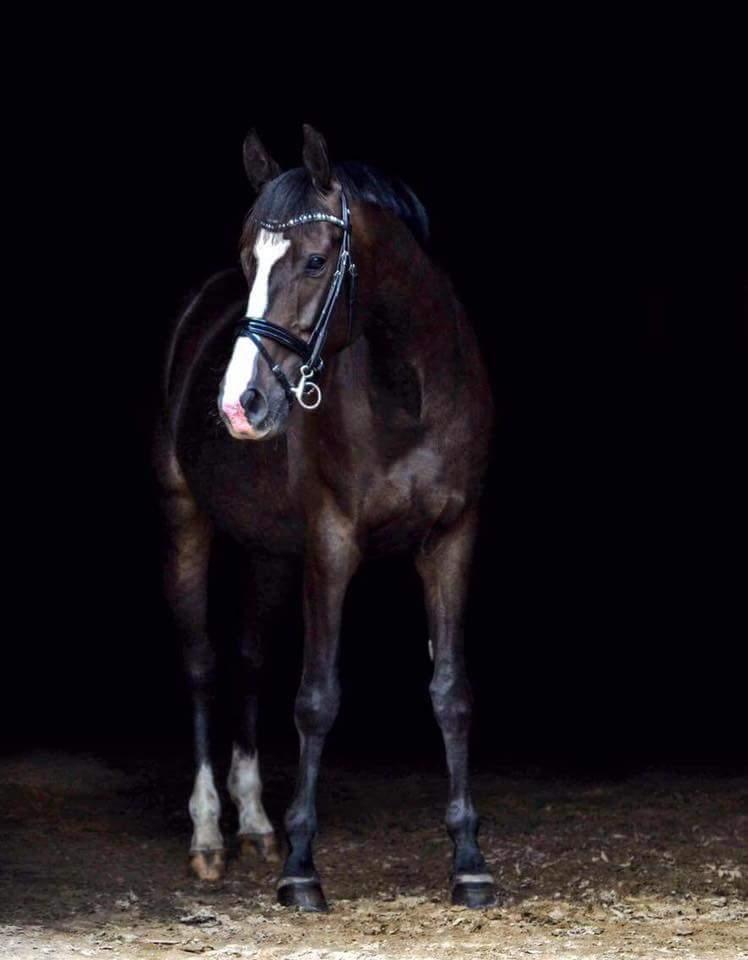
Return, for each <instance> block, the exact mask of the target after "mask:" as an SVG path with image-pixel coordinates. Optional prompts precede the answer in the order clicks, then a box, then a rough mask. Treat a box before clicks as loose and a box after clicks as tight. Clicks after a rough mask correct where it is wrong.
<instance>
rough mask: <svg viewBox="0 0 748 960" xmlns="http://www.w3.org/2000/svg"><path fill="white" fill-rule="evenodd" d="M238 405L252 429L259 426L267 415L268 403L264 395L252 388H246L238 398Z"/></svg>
mask: <svg viewBox="0 0 748 960" xmlns="http://www.w3.org/2000/svg"><path fill="white" fill-rule="evenodd" d="M239 403H240V404H241V405H242V410H244V413H245V414H246V416H247V420H248V421H249V422H250V423H251V424H252V426H253V427H256V426H259V425H260V424H261V423H262V421H263V420H264V419H265V417H266V416H267V413H268V402H267V400H266V399H265V394H264V393H263V392H262V391H261V390H256V389H255V388H254V387H247V389H246V390H245V391H244V393H243V394H242V395H241V396H240V397H239Z"/></svg>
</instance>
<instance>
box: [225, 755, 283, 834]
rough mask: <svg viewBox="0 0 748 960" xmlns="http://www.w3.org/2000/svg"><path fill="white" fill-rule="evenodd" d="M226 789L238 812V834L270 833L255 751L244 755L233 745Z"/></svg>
mask: <svg viewBox="0 0 748 960" xmlns="http://www.w3.org/2000/svg"><path fill="white" fill-rule="evenodd" d="M228 788H229V793H230V794H231V799H232V800H233V801H234V803H235V804H236V806H237V809H238V811H239V833H240V834H244V833H272V832H273V827H272V824H271V823H270V821H269V820H268V816H267V814H266V813H265V808H264V807H263V806H262V780H260V767H259V763H258V756H257V752H256V751H255V753H245V752H244V751H243V750H242V749H240V748H239V747H238V746H237V745H236V744H234V749H233V751H232V753H231V770H230V771H229V780H228Z"/></svg>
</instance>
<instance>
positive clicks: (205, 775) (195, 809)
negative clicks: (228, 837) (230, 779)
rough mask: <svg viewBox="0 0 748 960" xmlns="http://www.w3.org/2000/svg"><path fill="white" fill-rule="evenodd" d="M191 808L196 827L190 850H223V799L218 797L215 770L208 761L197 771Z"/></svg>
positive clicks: (194, 826)
mask: <svg viewBox="0 0 748 960" xmlns="http://www.w3.org/2000/svg"><path fill="white" fill-rule="evenodd" d="M189 808H190V816H191V817H192V826H193V828H194V830H193V833H192V844H191V845H190V850H191V851H195V850H222V849H223V837H222V836H221V830H220V828H219V826H218V818H219V816H220V815H221V801H220V800H219V799H218V791H217V790H216V785H215V782H214V780H213V771H212V769H211V768H210V766H209V765H208V764H207V763H204V764H203V765H202V766H201V767H200V769H199V770H198V771H197V775H196V777H195V785H194V787H193V789H192V796H191V797H190V804H189Z"/></svg>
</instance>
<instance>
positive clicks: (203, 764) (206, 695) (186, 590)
mask: <svg viewBox="0 0 748 960" xmlns="http://www.w3.org/2000/svg"><path fill="white" fill-rule="evenodd" d="M164 512H165V518H166V523H167V534H168V543H167V556H166V571H165V573H166V593H167V598H168V600H169V604H170V606H171V609H172V613H173V615H174V619H175V621H176V626H177V630H178V632H179V636H180V640H181V643H182V651H183V656H184V667H185V672H186V675H187V680H188V683H189V686H190V692H191V696H192V709H193V723H194V744H195V781H194V786H193V790H192V795H191V796H190V800H189V811H190V817H191V818H192V825H193V833H192V843H191V845H190V866H191V868H192V870H193V872H194V873H195V874H196V875H197V876H198V877H199V878H200V879H201V880H218V879H220V878H221V877H222V876H223V872H224V866H225V858H224V847H223V837H222V836H221V831H220V828H219V825H218V820H219V817H220V813H221V804H220V800H219V798H218V792H217V790H216V785H215V780H214V776H213V764H212V760H211V751H210V722H211V709H212V701H213V693H214V691H213V686H214V681H215V651H214V649H213V645H212V643H211V641H210V640H209V638H208V634H207V629H206V613H207V586H208V563H209V557H210V545H211V527H210V523H209V521H208V520H207V518H206V517H205V516H204V515H203V514H202V513H201V512H200V511H199V510H198V508H197V506H196V504H195V502H194V500H193V499H192V497H191V496H190V495H189V493H188V492H187V491H186V489H184V488H181V489H176V490H172V491H170V492H169V496H168V497H167V498H166V499H165V502H164Z"/></svg>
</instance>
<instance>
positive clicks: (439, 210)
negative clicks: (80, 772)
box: [2, 28, 748, 772]
mask: <svg viewBox="0 0 748 960" xmlns="http://www.w3.org/2000/svg"><path fill="white" fill-rule="evenodd" d="M372 30H373V28H372ZM228 33H230V31H228V30H227V31H226V32H224V33H223V34H221V33H220V32H219V35H218V38H213V37H212V36H207V35H206V36H205V37H204V38H201V39H200V40H199V41H193V42H192V43H191V44H189V45H185V44H184V43H183V41H182V38H181V37H176V36H170V35H168V34H167V33H163V34H160V35H159V36H158V37H157V38H154V37H153V36H151V35H150V34H149V33H148V32H147V31H143V32H142V33H141V32H133V34H132V36H131V35H130V33H126V34H118V35H117V42H116V43H115V42H114V38H113V37H112V36H110V35H109V34H108V33H107V36H106V41H107V42H106V43H103V42H102V43H100V44H99V45H94V46H93V47H92V48H89V49H87V51H86V58H85V60H84V61H82V62H80V63H78V62H77V60H76V57H75V56H74V55H72V54H71V56H69V57H66V58H65V61H64V64H61V65H59V66H58V65H57V64H54V65H50V64H47V65H46V66H45V70H44V71H43V72H41V73H40V74H39V76H40V77H41V80H40V81H39V82H40V85H41V90H40V92H41V96H40V97H39V99H38V101H37V104H36V106H35V109H34V110H30V111H28V112H26V113H24V116H23V120H22V133H21V135H20V136H19V140H18V141H17V144H18V151H17V153H18V156H19V159H20V161H21V163H20V166H21V167H22V168H23V180H21V181H19V182H18V186H17V192H18V195H19V197H20V199H21V206H22V211H23V215H22V218H21V225H20V227H19V230H18V232H17V234H16V236H17V241H16V246H17V248H18V249H19V250H20V252H21V261H22V268H23V269H22V270H21V274H20V275H21V277H22V285H23V290H22V293H23V303H24V305H25V308H26V309H25V311H24V317H23V318H22V319H21V321H19V327H21V328H22V329H21V333H22V334H25V338H24V339H25V343H24V346H23V348H22V349H21V348H19V350H16V351H8V354H7V358H8V359H7V363H8V367H9V368H13V369H9V375H10V374H13V375H18V377H19V380H20V384H21V385H20V386H19V388H18V392H17V393H16V394H14V402H13V406H12V407H11V408H10V409H12V410H13V411H15V415H14V416H13V417H11V418H10V419H11V420H12V424H11V428H12V429H11V430H10V431H9V434H8V437H9V439H8V442H7V446H6V449H7V450H8V451H14V452H15V458H14V460H13V462H14V463H17V464H20V470H15V471H14V476H17V477H19V478H20V482H19V487H20V492H21V493H22V494H23V495H24V496H25V497H26V498H28V499H27V500H26V501H25V502H27V503H29V504H30V506H29V508H24V510H23V512H22V515H21V512H20V511H19V514H18V515H16V512H15V509H9V515H8V518H7V520H8V526H9V528H10V527H16V526H17V524H18V522H19V521H20V535H19V536H18V538H17V541H16V544H17V545H16V546H14V547H13V551H14V552H13V558H12V559H13V568H14V571H16V572H18V573H19V574H20V577H19V578H18V586H17V587H15V586H14V587H13V589H12V590H11V593H12V594H13V596H11V597H10V598H9V599H10V601H11V604H12V605H13V610H14V618H13V620H12V625H11V623H10V622H9V624H8V629H7V643H6V662H5V668H6V669H5V670H4V672H3V697H2V707H3V712H4V714H5V717H4V718H3V731H4V734H5V738H6V743H7V744H9V745H10V746H11V747H12V748H14V749H15V748H17V747H20V746H26V745H30V744H33V745H56V746H65V747H76V748H77V747H85V748H91V749H99V750H103V751H107V750H109V751H112V750H116V749H119V748H122V749H125V750H133V751H137V750H139V749H141V746H142V748H143V749H146V748H147V747H148V745H149V744H150V745H152V744H156V745H160V746H159V749H160V747H161V746H166V747H168V748H169V749H175V750H179V751H183V752H184V754H185V756H187V755H188V754H189V749H190V748H189V715H188V711H187V702H186V698H185V696H184V691H183V688H182V681H181V674H180V667H179V658H178V652H177V650H176V647H175V641H174V637H173V635H172V633H171V631H170V627H169V622H168V617H167V615H166V611H165V609H164V607H163V604H162V601H161V596H160V560H159V553H158V513H157V509H156V503H155V499H154V488H153V485H152V478H151V474H150V468H149V460H148V452H149V442H150V429H151V422H152V417H153V414H154V409H155V384H156V378H157V375H158V369H159V363H160V357H161V349H162V345H163V338H164V333H165V330H166V329H167V328H168V326H169V324H170V323H171V322H172V320H173V318H174V317H175V315H176V314H177V313H178V311H179V310H180V309H181V307H182V306H183V305H184V303H185V302H186V300H187V299H188V297H189V295H190V293H191V292H192V291H194V290H195V289H196V288H197V287H198V286H199V285H200V284H201V283H202V282H203V281H204V279H205V278H207V277H208V276H209V275H210V274H211V273H212V272H213V271H215V270H217V269H221V268H223V267H225V266H227V265H230V264H232V263H235V262H236V259H237V238H238V234H239V228H240V224H241V221H242V219H243V216H244V214H245V213H246V210H247V208H248V207H249V205H250V203H251V201H252V196H251V193H250V190H249V187H248V184H247V183H246V181H245V177H244V172H243V168H242V163H241V144H242V140H243V137H244V135H245V133H246V132H247V130H248V129H249V128H250V127H251V126H256V127H257V128H258V130H259V132H260V134H261V136H262V137H263V139H264V141H265V143H266V144H267V145H268V146H269V147H270V148H271V150H272V151H273V153H274V154H275V156H276V157H277V159H278V160H279V161H280V162H281V164H282V165H283V166H289V165H298V164H299V163H300V148H301V123H302V122H303V121H306V122H310V123H312V124H314V125H316V126H317V127H318V128H319V129H320V130H321V131H322V132H323V133H324V134H325V136H326V137H327V138H328V143H329V147H330V153H331V157H332V158H333V160H334V159H335V158H339V159H359V160H364V161H368V162H371V163H374V164H377V165H379V166H381V167H382V168H383V169H384V170H386V171H387V172H390V173H393V174H396V175H399V176H401V177H402V178H403V179H405V180H406V181H407V182H408V183H409V184H410V185H411V186H412V187H413V188H414V189H415V191H416V192H417V193H418V195H419V196H420V197H421V199H422V200H423V202H424V204H425V205H426V208H427V210H428V211H429V213H430V216H431V219H432V228H433V236H434V250H435V253H436V255H437V256H438V258H439V259H440V260H441V262H443V263H445V264H446V265H447V266H448V267H449V269H450V272H451V273H452V275H453V277H454V280H455V283H456V286H457V289H458V291H459V294H460V296H461V298H462V299H463V301H464V302H465V303H466V305H467V307H468V309H469V312H470V315H471V317H472V318H473V320H474V322H475V324H476V326H477V328H478V331H479V335H480V339H481V342H482V345H483V349H484V352H485V356H486V361H487V363H488V365H489V368H490V372H491V376H492V381H493V384H494V387H495V393H496V400H497V404H498V409H499V413H500V418H499V428H498V431H497V436H496V445H495V457H494V463H493V468H492V473H491V476H490V479H489V483H488V486H487V490H486V501H485V515H484V517H485V518H484V523H483V529H482V536H481V542H480V545H479V550H478V556H477V562H476V568H475V578H474V588H473V592H472V596H471V603H470V610H469V634H468V636H469V640H468V651H469V664H470V672H471V676H472V679H473V684H474V691H475V696H476V727H475V760H476V764H477V765H478V766H481V767H483V768H486V769H495V770H498V769H500V768H502V767H503V766H504V765H518V764H519V765H529V766H540V767H548V768H551V769H558V770H562V771H569V770H579V769H581V770H600V769H603V770H606V771H608V772H619V771H620V772H625V771H627V770H630V769H638V768H641V767H646V766H649V765H652V764H656V765H667V766H673V765H675V766H686V765H699V766H703V765H711V766H713V767H715V768H719V769H724V768H728V769H734V768H737V767H741V766H743V765H744V764H745V761H746V756H745V750H744V744H745V673H744V668H743V665H742V662H743V649H744V646H745V642H746V637H747V636H748V630H747V627H748V615H747V614H746V603H745V573H746V570H745V566H746V565H745V559H746V533H747V532H748V526H747V524H746V510H745V494H746V488H747V487H746V482H747V481H748V470H746V462H745V441H746V430H745V422H746V421H745V412H746V404H745V384H746V373H745V365H746V353H747V348H748V336H747V333H746V284H747V282H748V276H747V274H746V250H745V244H744V239H745V204H744V199H745V198H744V192H743V178H744V160H745V157H744V155H743V153H742V150H741V144H740V140H741V127H742V126H743V124H744V120H745V117H744V112H742V111H741V110H740V108H739V105H738V104H737V103H736V99H737V98H735V92H736V90H739V89H740V71H739V70H738V69H737V66H736V60H735V57H734V56H732V55H731V54H730V52H729V51H726V53H725V55H724V56H723V57H718V58H716V59H717V60H718V61H719V62H718V66H717V68H716V69H713V68H712V66H711V65H710V66H709V67H707V66H706V65H705V63H704V62H703V58H701V57H700V55H699V50H700V48H699V47H696V48H693V47H690V48H689V49H688V50H686V51H684V54H683V56H682V58H681V59H680V60H679V62H669V61H664V60H663V59H662V57H661V56H660V54H661V51H662V47H661V46H660V47H658V45H657V43H656V42H654V43H653V47H652V49H650V50H649V51H648V52H644V53H643V52H642V51H641V50H637V51H636V54H635V55H634V53H633V52H631V51H629V52H628V53H627V54H625V55H621V56H620V57H619V58H617V59H616V60H615V62H613V63H610V62H609V54H610V50H609V49H608V48H607V47H605V45H604V44H602V45H599V46H598V48H596V50H595V51H590V50H588V51H586V53H587V54H588V55H589V56H587V57H586V58H585V59H582V58H581V57H580V56H579V55H578V54H577V52H576V51H575V53H574V55H572V54H571V52H570V51H569V49H568V48H563V49H555V50H554V51H553V54H552V55H548V48H547V47H546V48H544V49H538V48H535V47H534V46H533V44H532V43H527V44H526V45H525V46H524V47H522V49H521V52H520V51H518V50H514V49H512V43H511V38H506V37H505V38H504V39H503V40H502V43H501V45H500V49H499V50H498V51H496V52H495V56H493V57H492V56H491V51H490V49H489V50H488V51H486V50H483V51H481V53H480V55H479V54H478V53H476V52H474V49H473V46H472V41H470V40H465V41H459V40H458V39H457V38H456V39H455V41H454V46H453V47H452V50H451V53H450V54H449V55H447V50H448V49H449V48H445V50H444V53H443V56H435V57H434V58H433V61H432V62H431V63H430V64H429V66H428V68H426V67H421V66H420V65H416V64H414V62H413V61H412V58H411V57H410V56H409V54H408V52H407V51H406V52H405V53H400V52H398V53H393V51H392V50H391V49H390V48H389V46H388V45H387V44H385V43H384V40H383V39H382V41H381V43H382V46H381V48H380V49H378V50H375V56H374V58H373V63H375V64H376V70H375V69H374V67H372V66H371V64H368V65H364V64H363V63H360V62H359V60H358V58H357V51H356V46H355V44H348V45H347V51H346V45H341V46H338V45H336V44H335V43H331V45H330V56H329V58H327V59H326V58H325V56H324V55H323V54H321V53H320V51H316V53H315V55H312V54H311V53H310V52H307V53H306V54H304V53H303V51H302V54H301V56H300V59H301V66H302V67H303V68H304V69H303V70H301V71H300V74H301V75H300V76H299V77H298V78H297V77H296V76H295V75H294V76H293V77H291V76H290V75H288V74H287V73H286V71H285V69H284V67H280V68H279V67H277V65H276V66H274V65H273V61H272V58H270V57H269V56H265V55H263V53H262V52H260V51H259V50H258V48H257V47H256V46H255V45H253V44H248V45H247V47H246V48H244V45H243V44H242V43H241V42H240V40H241V38H238V39H237V38H234V39H233V42H231V43H230V42H229V38H228ZM333 34H335V31H333ZM373 34H374V35H376V31H373ZM705 42H706V41H705ZM259 46H260V47H261V46H262V45H259ZM253 47H254V49H253ZM676 47H677V44H676ZM455 50H459V55H460V57H461V59H459V60H456V59H455ZM265 53H266V54H269V53H270V50H267V51H265ZM525 54H526V55H525ZM290 59H292V58H290ZM41 61H43V56H42V57H40V63H41ZM323 64H324V66H323ZM279 75H281V76H282V78H283V79H282V80H278V76H279ZM363 75H365V76H366V78H367V79H368V81H369V88H368V89H367V90H366V91H365V92H364V90H363V87H362V76H363ZM707 75H708V77H709V86H706V84H705V82H704V81H705V78H706V77H707ZM22 113H23V111H22ZM29 305H31V307H32V308H33V309H32V311H30V312H31V316H29V310H28V307H29ZM34 318H36V319H34ZM37 320H38V322H37ZM22 351H23V352H22ZM29 356H32V357H35V358H38V360H37V362H36V365H35V366H34V367H33V369H32V370H31V372H29V369H28V357H29ZM19 397H20V398H22V400H21V401H19ZM13 582H14V583H15V581H13ZM299 653H300V635H299V631H298V623H297V622H296V621H295V620H294V619H293V617H291V618H290V621H289V624H288V626H287V628H286V629H285V630H283V631H281V632H280V633H279V635H278V638H277V641H276V643H275V645H274V646H273V648H272V649H271V650H270V651H269V654H268V673H267V682H266V691H265V695H264V701H263V713H262V721H261V722H262V737H263V740H264V743H265V744H266V749H267V750H271V749H272V750H274V751H276V752H277V755H278V756H290V755H292V754H293V753H294V752H295V749H296V747H295V732H294V730H293V723H292V702H293V695H294V690H295V684H296V681H297V678H298V671H299ZM428 675H429V664H428V660H427V653H426V633H425V624H424V620H423V614H422V612H421V606H420V595H419V587H418V583H417V581H416V579H415V576H414V575H413V574H412V572H411V571H410V568H409V566H408V565H407V563H404V562H402V561H399V560H392V561H388V562H386V563H379V564H377V565H375V566H373V567H370V568H368V569H367V570H366V571H365V572H364V574H363V575H362V576H360V577H359V578H358V580H357V581H356V582H355V583H354V585H353V588H352V590H351V594H350V597H349V602H348V605H347V608H346V621H345V635H344V659H343V686H344V701H343V708H342V711H341V715H340V717H339V720H338V723H337V726H336V729H335V732H334V734H333V737H332V739H331V751H332V753H333V754H335V753H337V755H338V757H339V758H341V759H342V760H343V761H350V762H351V763H356V764H359V763H360V764H385V765H386V764H387V763H388V762H389V760H390V759H394V758H397V759H398V760H403V759H405V760H406V761H408V762H413V763H416V762H421V761H424V762H426V761H427V762H434V763H438V762H439V757H440V745H439V739H438V736H437V733H436V728H435V725H434V723H433V720H432V718H431V715H430V706H429V701H428V694H427V684H428Z"/></svg>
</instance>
